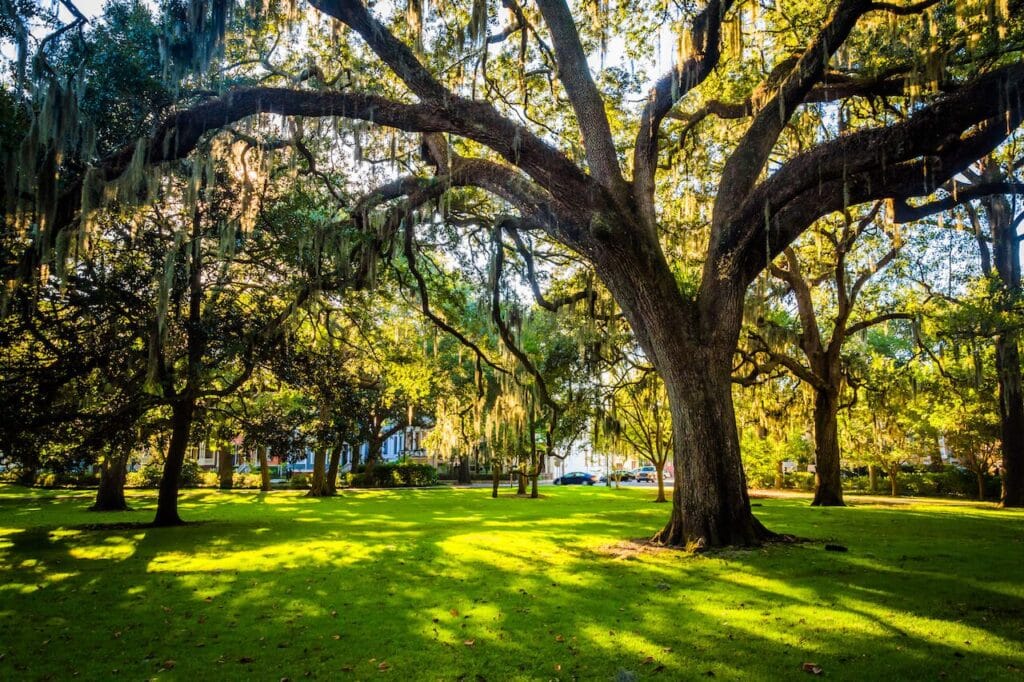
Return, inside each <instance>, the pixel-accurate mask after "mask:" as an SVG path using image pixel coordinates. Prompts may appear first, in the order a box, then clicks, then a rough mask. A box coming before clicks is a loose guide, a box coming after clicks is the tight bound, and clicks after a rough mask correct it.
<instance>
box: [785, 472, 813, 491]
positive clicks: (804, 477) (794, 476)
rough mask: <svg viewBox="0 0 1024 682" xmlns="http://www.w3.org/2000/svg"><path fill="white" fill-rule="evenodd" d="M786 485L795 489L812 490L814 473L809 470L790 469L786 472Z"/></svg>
mask: <svg viewBox="0 0 1024 682" xmlns="http://www.w3.org/2000/svg"><path fill="white" fill-rule="evenodd" d="M786 487H787V488H796V489H797V490H814V474H812V473H811V472H809V471H791V472H790V473H788V474H786Z"/></svg>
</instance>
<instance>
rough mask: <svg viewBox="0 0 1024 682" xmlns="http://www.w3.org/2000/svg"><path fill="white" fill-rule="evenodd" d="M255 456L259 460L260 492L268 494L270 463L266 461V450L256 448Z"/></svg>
mask: <svg viewBox="0 0 1024 682" xmlns="http://www.w3.org/2000/svg"><path fill="white" fill-rule="evenodd" d="M256 451H257V455H258V456H259V458H260V490H262V491H263V492H265V493H269V492H270V462H268V461H267V459H268V458H267V449H266V448H265V447H258V448H257V449H256Z"/></svg>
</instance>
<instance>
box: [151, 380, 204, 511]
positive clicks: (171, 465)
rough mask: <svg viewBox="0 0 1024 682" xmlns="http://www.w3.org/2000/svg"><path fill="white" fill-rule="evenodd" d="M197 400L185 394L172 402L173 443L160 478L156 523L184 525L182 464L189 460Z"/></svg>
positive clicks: (169, 448)
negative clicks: (180, 499)
mask: <svg viewBox="0 0 1024 682" xmlns="http://www.w3.org/2000/svg"><path fill="white" fill-rule="evenodd" d="M195 410H196V403H195V400H194V399H192V398H188V397H186V398H181V399H179V400H177V401H175V402H174V403H172V405H171V443H170V445H169V446H168V448H167V458H166V459H165V460H164V473H163V476H162V477H161V478H160V494H159V496H158V497H157V503H156V517H155V518H154V519H153V525H154V526H180V525H181V524H182V523H184V522H183V521H182V520H181V517H180V516H178V488H179V487H180V486H181V467H182V465H183V464H184V463H185V452H186V450H187V449H188V441H189V437H190V436H191V435H192V421H193V419H194V418H195Z"/></svg>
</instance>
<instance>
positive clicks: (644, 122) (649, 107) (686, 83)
mask: <svg viewBox="0 0 1024 682" xmlns="http://www.w3.org/2000/svg"><path fill="white" fill-rule="evenodd" d="M732 5H733V0H709V2H708V4H707V5H706V6H705V7H704V9H703V10H702V11H701V12H700V13H699V14H697V16H695V17H694V18H693V22H692V23H691V24H690V44H691V45H692V46H693V51H692V53H691V54H690V55H689V56H688V58H687V59H686V60H685V61H683V62H682V63H681V64H677V65H676V66H675V67H673V69H672V70H671V71H670V72H668V73H667V74H665V75H663V76H661V77H660V78H659V79H658V80H657V82H656V83H655V84H654V87H653V88H651V90H650V92H649V93H648V95H647V104H646V105H645V106H644V110H643V112H642V113H641V114H640V127H639V129H638V131H637V135H636V142H635V143H634V146H633V198H634V201H635V202H636V205H637V207H638V208H639V210H640V214H641V217H642V219H643V221H644V224H645V225H646V226H647V228H648V229H649V230H651V231H653V230H654V229H655V223H656V217H655V211H654V174H655V172H656V171H657V164H658V136H659V131H660V128H661V122H662V120H663V119H664V118H665V116H666V115H667V114H668V112H669V111H670V110H671V109H672V107H673V106H675V104H676V102H678V101H679V100H680V99H682V97H683V96H685V95H686V94H687V93H688V92H690V91H691V90H693V89H694V88H695V87H697V86H698V85H700V84H701V83H703V82H704V80H705V79H706V78H707V77H708V76H709V75H710V74H711V71H712V70H713V69H714V68H715V66H716V65H717V64H718V60H719V58H720V57H721V35H722V18H723V17H724V16H725V13H726V12H727V11H728V10H729V8H730V7H732Z"/></svg>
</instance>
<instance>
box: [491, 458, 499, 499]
mask: <svg viewBox="0 0 1024 682" xmlns="http://www.w3.org/2000/svg"><path fill="white" fill-rule="evenodd" d="M499 486H501V467H500V466H498V465H497V464H494V465H492V466H491V497H494V498H497V497H498V487H499Z"/></svg>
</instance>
